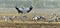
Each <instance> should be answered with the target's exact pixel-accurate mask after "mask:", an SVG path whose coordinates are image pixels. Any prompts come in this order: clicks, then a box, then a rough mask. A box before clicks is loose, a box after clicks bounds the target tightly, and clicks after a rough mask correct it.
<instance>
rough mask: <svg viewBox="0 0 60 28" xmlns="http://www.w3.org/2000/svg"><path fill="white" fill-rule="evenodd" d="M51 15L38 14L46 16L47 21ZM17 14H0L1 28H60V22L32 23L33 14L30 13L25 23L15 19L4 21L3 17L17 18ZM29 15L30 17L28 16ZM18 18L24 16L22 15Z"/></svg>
mask: <svg viewBox="0 0 60 28" xmlns="http://www.w3.org/2000/svg"><path fill="white" fill-rule="evenodd" d="M50 14H51V13H38V14H37V15H38V16H40V15H44V16H46V18H47V20H48V18H49V17H50ZM15 15H17V14H0V28H60V22H50V23H49V22H42V21H37V22H34V21H32V17H33V14H32V13H29V14H26V16H27V17H28V18H27V19H26V20H25V22H23V21H21V19H17V18H16V19H14V21H13V22H12V21H10V20H9V21H4V19H2V18H1V17H3V16H15ZM28 15H29V16H28ZM18 16H23V15H22V14H20V15H18Z"/></svg>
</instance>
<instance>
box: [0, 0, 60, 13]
mask: <svg viewBox="0 0 60 28" xmlns="http://www.w3.org/2000/svg"><path fill="white" fill-rule="evenodd" d="M31 5H32V6H33V7H34V9H33V11H35V12H38V13H39V12H42V13H43V12H54V13H59V12H60V0H0V13H2V12H3V13H16V12H17V11H16V10H15V8H14V7H15V6H17V7H19V8H20V7H26V8H27V7H29V6H31Z"/></svg>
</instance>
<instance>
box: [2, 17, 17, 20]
mask: <svg viewBox="0 0 60 28" xmlns="http://www.w3.org/2000/svg"><path fill="white" fill-rule="evenodd" d="M3 18H4V19H5V21H8V20H9V19H10V20H11V21H13V19H15V18H16V16H4V17H3Z"/></svg>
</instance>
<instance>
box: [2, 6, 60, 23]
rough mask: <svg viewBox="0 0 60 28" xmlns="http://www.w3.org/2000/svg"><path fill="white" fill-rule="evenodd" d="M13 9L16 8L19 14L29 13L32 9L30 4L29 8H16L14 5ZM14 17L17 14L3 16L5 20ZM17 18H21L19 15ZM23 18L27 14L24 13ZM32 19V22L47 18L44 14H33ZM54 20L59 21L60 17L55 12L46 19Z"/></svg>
mask: <svg viewBox="0 0 60 28" xmlns="http://www.w3.org/2000/svg"><path fill="white" fill-rule="evenodd" d="M15 9H16V10H17V14H20V13H21V14H26V13H29V12H30V11H31V10H32V9H33V7H32V6H30V7H29V8H18V7H17V6H15ZM16 17H18V16H4V17H3V18H4V19H5V21H8V20H9V19H10V20H11V21H13V20H14V19H15V18H16ZM19 18H21V17H19ZM24 18H27V16H26V15H24V16H22V20H23V21H24ZM32 20H33V21H34V22H37V21H38V20H41V21H46V20H47V18H46V17H45V16H36V15H34V16H33V17H32ZM54 21H56V22H58V21H60V17H59V16H57V15H56V14H53V16H51V17H49V19H48V22H54Z"/></svg>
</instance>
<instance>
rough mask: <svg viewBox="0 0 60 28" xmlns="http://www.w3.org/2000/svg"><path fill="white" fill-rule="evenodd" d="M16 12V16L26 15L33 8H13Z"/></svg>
mask: <svg viewBox="0 0 60 28" xmlns="http://www.w3.org/2000/svg"><path fill="white" fill-rule="evenodd" d="M15 8H16V10H17V11H18V14H19V13H21V14H26V13H29V12H30V11H31V10H32V9H33V7H32V6H30V7H29V8H18V7H17V6H16V7H15Z"/></svg>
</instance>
